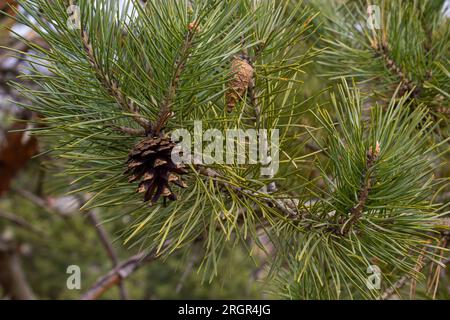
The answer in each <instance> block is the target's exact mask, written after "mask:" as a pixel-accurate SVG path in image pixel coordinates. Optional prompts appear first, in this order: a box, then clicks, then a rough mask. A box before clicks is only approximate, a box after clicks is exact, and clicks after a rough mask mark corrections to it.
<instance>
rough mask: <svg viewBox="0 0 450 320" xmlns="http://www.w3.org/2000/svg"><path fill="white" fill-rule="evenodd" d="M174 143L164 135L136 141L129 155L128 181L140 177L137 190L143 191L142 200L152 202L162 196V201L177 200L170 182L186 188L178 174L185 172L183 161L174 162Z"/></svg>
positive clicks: (136, 179)
mask: <svg viewBox="0 0 450 320" xmlns="http://www.w3.org/2000/svg"><path fill="white" fill-rule="evenodd" d="M175 145H176V144H175V143H174V142H172V141H171V139H170V138H169V137H167V136H162V137H148V138H145V139H144V140H141V141H140V142H138V143H137V144H136V145H135V146H134V148H133V150H131V152H130V154H129V155H128V161H127V170H126V171H125V174H128V175H130V178H129V182H134V181H138V180H141V182H140V183H139V187H138V189H137V191H136V192H139V193H145V194H144V202H147V201H149V200H150V201H151V203H155V202H157V201H158V199H159V198H160V197H161V196H163V198H164V201H166V199H167V198H168V199H169V200H172V201H174V200H176V199H177V197H176V195H175V194H174V193H173V192H172V190H171V188H170V184H176V185H178V186H180V187H182V188H186V187H187V185H186V183H185V182H184V181H183V180H182V179H181V178H180V176H179V175H183V174H187V171H186V169H185V167H184V165H176V164H175V163H174V162H173V161H172V157H171V153H172V149H173V148H174V147H175Z"/></svg>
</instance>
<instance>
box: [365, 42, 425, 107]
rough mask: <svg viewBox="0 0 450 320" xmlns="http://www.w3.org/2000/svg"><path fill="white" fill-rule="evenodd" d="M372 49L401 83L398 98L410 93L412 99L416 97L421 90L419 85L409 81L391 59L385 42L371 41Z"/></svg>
mask: <svg viewBox="0 0 450 320" xmlns="http://www.w3.org/2000/svg"><path fill="white" fill-rule="evenodd" d="M371 47H372V49H373V50H374V51H375V54H376V56H377V57H382V58H383V62H384V64H385V66H386V68H387V69H388V70H389V71H390V72H391V73H392V74H393V75H395V76H397V77H398V78H399V79H400V81H401V83H400V84H401V91H400V92H399V96H400V97H401V96H403V95H404V94H405V93H406V92H409V91H412V92H411V96H412V97H413V98H415V97H417V96H418V95H419V94H420V91H421V90H422V88H421V85H419V84H416V83H414V81H413V80H411V79H409V78H408V77H407V75H406V72H405V71H404V70H402V69H401V68H400V67H399V66H398V65H397V63H396V62H395V61H394V59H393V58H392V57H391V54H390V52H389V47H388V44H387V43H386V41H382V42H380V41H378V40H376V39H372V43H371Z"/></svg>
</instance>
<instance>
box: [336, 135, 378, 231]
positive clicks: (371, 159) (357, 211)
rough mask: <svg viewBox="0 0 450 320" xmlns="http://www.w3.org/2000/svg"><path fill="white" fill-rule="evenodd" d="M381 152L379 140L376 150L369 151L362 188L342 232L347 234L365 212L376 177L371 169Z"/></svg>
mask: <svg viewBox="0 0 450 320" xmlns="http://www.w3.org/2000/svg"><path fill="white" fill-rule="evenodd" d="M379 154H380V145H379V144H378V142H377V143H376V147H375V150H373V149H372V147H370V149H369V151H368V152H367V162H366V166H365V170H364V172H363V174H362V179H361V180H362V181H361V189H360V191H359V193H358V202H357V204H356V205H355V206H353V207H352V208H351V209H350V218H349V219H348V220H347V221H346V222H345V223H344V224H343V226H342V228H341V233H342V234H346V233H347V232H348V231H349V230H350V227H351V226H352V225H353V224H354V223H355V222H356V221H358V220H359V218H360V217H361V216H362V214H363V211H364V208H365V206H366V202H367V200H368V198H369V192H370V189H371V188H372V184H373V179H374V177H373V174H372V172H371V170H372V168H373V166H374V165H375V162H376V161H377V159H378V155H379Z"/></svg>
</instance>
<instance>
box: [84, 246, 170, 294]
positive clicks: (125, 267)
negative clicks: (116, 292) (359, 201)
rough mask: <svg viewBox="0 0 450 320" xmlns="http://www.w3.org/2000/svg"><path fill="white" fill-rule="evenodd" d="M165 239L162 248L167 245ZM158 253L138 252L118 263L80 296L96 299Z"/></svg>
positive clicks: (153, 251) (157, 255) (153, 258)
mask: <svg viewBox="0 0 450 320" xmlns="http://www.w3.org/2000/svg"><path fill="white" fill-rule="evenodd" d="M169 243H170V241H169V240H168V241H166V243H165V244H164V246H163V247H164V248H165V247H167V246H168V245H169ZM159 257H160V255H159V254H158V252H157V251H156V250H152V251H151V252H149V253H147V254H144V253H140V254H137V255H134V256H132V257H131V258H129V259H127V260H125V261H124V262H122V263H120V264H119V265H118V266H117V267H116V268H114V269H113V270H111V271H110V272H108V273H107V274H106V275H104V276H102V277H101V278H99V279H98V280H97V282H96V283H95V284H94V285H93V286H92V287H91V288H90V289H89V290H88V291H87V292H86V293H85V294H84V295H83V296H82V297H81V299H82V300H96V299H98V298H100V297H101V296H102V295H103V294H104V293H105V292H106V291H107V290H108V289H110V288H111V287H113V286H114V285H117V284H118V283H119V282H120V281H121V280H122V279H126V278H127V277H129V276H130V275H131V274H133V272H135V271H136V270H137V269H139V268H140V267H142V266H143V265H144V264H146V263H149V262H151V261H154V260H156V259H158V258H159Z"/></svg>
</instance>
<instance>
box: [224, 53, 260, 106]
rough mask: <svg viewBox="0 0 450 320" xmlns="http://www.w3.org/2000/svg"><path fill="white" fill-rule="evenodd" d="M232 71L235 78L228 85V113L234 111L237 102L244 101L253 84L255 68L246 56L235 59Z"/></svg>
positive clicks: (232, 63) (226, 98) (226, 97)
mask: <svg viewBox="0 0 450 320" xmlns="http://www.w3.org/2000/svg"><path fill="white" fill-rule="evenodd" d="M231 70H232V72H233V78H232V79H231V81H230V83H229V85H228V91H227V93H226V95H225V100H226V103H227V111H228V112H231V111H233V109H234V107H235V106H236V104H237V102H238V101H239V100H240V99H242V96H243V95H244V93H245V92H246V91H247V89H248V87H249V86H250V84H251V82H252V78H253V72H254V70H253V67H252V66H251V64H250V63H249V61H248V59H246V58H245V57H244V56H239V57H234V58H233V61H232V62H231Z"/></svg>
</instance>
